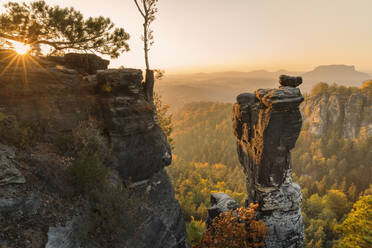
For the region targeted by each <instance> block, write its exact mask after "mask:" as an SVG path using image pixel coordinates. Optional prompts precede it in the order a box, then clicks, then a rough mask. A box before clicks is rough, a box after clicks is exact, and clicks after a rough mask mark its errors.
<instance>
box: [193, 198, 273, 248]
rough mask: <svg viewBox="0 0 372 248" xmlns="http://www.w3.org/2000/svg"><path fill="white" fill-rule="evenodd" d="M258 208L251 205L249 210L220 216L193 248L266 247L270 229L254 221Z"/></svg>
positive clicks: (237, 210) (230, 212)
mask: <svg viewBox="0 0 372 248" xmlns="http://www.w3.org/2000/svg"><path fill="white" fill-rule="evenodd" d="M257 207H258V205H257V204H256V205H254V204H251V206H250V208H248V209H246V208H238V209H236V210H230V211H228V212H226V213H223V214H220V216H219V217H217V218H215V219H214V220H213V222H212V224H211V226H210V227H209V229H208V230H207V231H206V232H205V234H204V236H203V238H202V240H201V241H200V243H199V244H198V245H196V246H193V248H212V247H213V248H226V247H229V248H248V247H249V248H250V247H264V246H265V243H264V241H265V238H266V235H267V233H268V228H267V227H266V226H265V224H264V223H263V221H256V220H255V219H254V217H255V210H256V209H257Z"/></svg>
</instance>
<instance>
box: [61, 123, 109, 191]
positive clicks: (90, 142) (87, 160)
mask: <svg viewBox="0 0 372 248" xmlns="http://www.w3.org/2000/svg"><path fill="white" fill-rule="evenodd" d="M56 146H57V148H58V150H59V152H60V153H62V154H63V155H64V156H71V157H72V158H73V161H72V165H71V166H70V168H69V169H70V172H71V176H72V180H73V183H74V186H75V189H76V190H77V191H78V192H79V193H82V194H87V193H88V192H90V191H91V190H94V189H97V188H102V187H103V186H104V185H105V183H106V177H107V173H108V169H107V168H106V166H105V165H104V162H105V159H106V158H107V156H108V155H109V153H110V150H109V148H108V145H107V141H106V139H105V137H104V136H103V135H102V134H101V130H100V128H99V125H98V123H97V122H96V121H94V120H92V119H90V120H88V121H84V122H81V123H80V124H79V125H78V127H76V128H75V129H74V130H73V131H72V133H71V135H63V136H62V135H60V136H59V137H58V138H57V140H56Z"/></svg>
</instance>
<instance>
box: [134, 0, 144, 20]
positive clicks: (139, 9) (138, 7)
mask: <svg viewBox="0 0 372 248" xmlns="http://www.w3.org/2000/svg"><path fill="white" fill-rule="evenodd" d="M134 2H135V4H136V6H137V9H138V11H139V12H140V13H141V15H142V16H143V18H145V15H144V14H143V12H142V10H141V8H140V6H139V5H138V2H137V0H134Z"/></svg>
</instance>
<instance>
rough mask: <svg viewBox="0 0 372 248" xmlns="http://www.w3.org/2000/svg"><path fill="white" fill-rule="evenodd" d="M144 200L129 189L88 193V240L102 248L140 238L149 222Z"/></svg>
mask: <svg viewBox="0 0 372 248" xmlns="http://www.w3.org/2000/svg"><path fill="white" fill-rule="evenodd" d="M144 201H145V199H144V197H142V196H140V195H139V194H138V193H137V192H135V191H134V190H131V189H128V188H121V189H117V188H113V187H112V186H108V185H106V187H104V188H101V189H98V190H93V191H91V192H90V194H89V202H90V203H91V211H90V216H89V217H90V218H89V223H88V225H87V226H84V227H83V228H87V236H86V240H87V241H89V240H93V241H94V242H96V243H98V244H99V247H113V244H114V243H116V242H118V241H120V240H125V239H128V238H131V237H133V236H134V235H138V234H139V232H140V231H141V230H142V226H143V225H142V224H143V222H144V220H145V219H146V214H145V210H144V209H141V208H140V206H143V205H144Z"/></svg>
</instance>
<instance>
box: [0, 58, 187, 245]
mask: <svg viewBox="0 0 372 248" xmlns="http://www.w3.org/2000/svg"><path fill="white" fill-rule="evenodd" d="M7 56H9V53H7V54H6V55H4V54H1V51H0V57H1V58H6V57H7ZM33 59H34V60H30V61H29V64H28V65H27V67H26V68H23V66H22V63H13V64H10V66H9V67H7V65H8V64H9V62H10V60H9V59H2V60H1V61H0V71H2V72H3V73H2V75H1V77H0V113H1V114H3V115H6V116H12V118H14V119H15V120H16V121H17V122H18V123H31V124H32V126H33V127H36V128H37V129H38V130H39V132H40V133H42V134H43V136H44V139H45V140H46V141H48V140H52V139H53V137H57V136H61V135H62V136H63V135H64V134H66V133H69V132H70V131H71V130H72V129H73V128H75V127H76V126H77V125H78V124H79V123H80V122H81V121H85V120H88V119H89V118H94V119H96V120H97V121H98V122H99V123H101V124H102V128H103V130H104V132H105V136H106V137H107V139H108V141H109V145H110V146H111V150H112V155H111V156H110V158H109V161H108V166H109V168H110V170H112V171H115V172H116V174H117V175H118V177H119V179H115V180H116V181H118V182H119V183H122V182H123V181H124V180H129V179H130V180H131V182H132V183H133V185H134V186H133V187H140V188H141V187H144V188H145V189H146V191H147V192H148V196H149V201H150V203H151V204H150V205H151V206H152V210H151V211H150V216H149V219H148V221H147V223H146V227H145V228H144V230H143V232H144V234H143V235H141V237H133V239H132V240H125V241H122V242H121V243H120V244H118V246H117V247H120V248H125V247H128V248H129V247H131V248H133V247H138V248H142V247H143V248H145V247H158V248H162V247H170V248H183V247H187V244H186V231H185V223H184V220H183V216H182V212H181V208H180V206H179V204H178V202H177V200H176V199H175V198H174V191H173V187H172V185H171V183H170V181H169V178H168V175H167V174H166V172H165V170H164V167H165V166H168V165H170V163H171V159H172V156H171V149H170V146H169V144H168V142H167V139H166V136H165V134H164V132H163V131H162V130H161V128H160V127H159V125H158V123H157V118H155V115H156V114H155V107H154V104H153V102H152V101H148V100H147V98H146V92H145V91H144V87H143V83H142V72H141V71H140V70H136V69H117V70H113V69H111V70H105V69H106V68H107V64H108V63H107V62H105V61H104V60H102V59H100V58H97V57H95V56H90V55H89V56H85V55H84V56H80V55H71V54H70V55H67V56H66V57H65V58H61V57H54V58H46V59H43V58H33ZM32 61H37V62H38V63H36V62H32ZM84 63H85V64H84ZM81 64H84V66H83V67H81V66H80V65H81ZM71 65H73V66H71ZM85 65H87V67H85ZM76 68H77V69H76ZM82 69H83V70H84V71H86V72H87V73H88V74H92V73H96V71H97V70H98V72H97V73H96V74H92V75H89V76H86V75H87V73H84V72H82V71H81V70H82ZM102 69H104V70H102ZM2 143H3V142H2V140H0V165H1V169H0V219H2V220H3V218H5V220H6V221H5V224H6V225H5V224H3V222H2V223H0V230H1V231H0V246H1V245H2V244H5V245H8V246H6V247H31V245H32V247H48V248H57V247H58V248H60V247H65V248H77V247H80V245H79V244H80V242H79V240H76V235H72V234H73V233H74V229H73V225H72V224H73V212H76V210H77V209H81V206H75V205H76V204H75V202H74V201H72V198H69V196H62V194H63V193H66V194H67V195H68V193H67V192H68V190H67V185H64V184H62V183H60V181H61V180H62V179H63V178H65V176H66V175H65V174H63V173H64V172H63V173H62V172H61V173H62V174H56V173H57V171H59V170H54V169H53V168H54V166H56V165H55V164H54V163H50V157H52V156H54V155H53V151H51V152H50V154H51V155H50V156H49V154H48V149H46V148H44V147H41V148H40V149H39V150H37V149H36V148H33V149H32V150H31V151H29V152H28V153H26V154H24V153H21V152H17V151H16V150H14V149H13V148H10V147H9V146H5V145H6V144H2ZM41 145H42V144H40V146H41ZM36 150H37V151H36ZM22 156H23V157H22ZM25 157H26V158H25ZM53 161H59V160H57V159H55V158H54V157H53ZM56 163H57V162H56ZM63 163H65V162H64V161H63V160H62V161H61V164H62V165H63ZM5 165H6V166H5ZM62 167H63V166H62ZM58 173H59V172H58ZM113 174H115V173H113ZM56 192H58V193H56ZM139 207H140V206H139ZM61 209H63V210H61ZM79 211H80V210H79ZM62 215H63V217H61V216H62ZM20 219H21V220H22V222H21V223H22V225H20V226H18V227H17V225H13V224H12V223H13V222H14V221H18V220H20ZM23 223H25V224H23ZM7 225H9V227H7ZM10 227H11V228H10ZM3 228H8V230H10V231H8V232H3V231H2V229H3ZM9 228H10V229H9ZM11 233H15V235H16V236H14V235H13V236H12V234H11ZM17 235H18V236H17ZM32 236H33V237H34V238H32ZM34 239H35V240H38V241H37V242H36V241H35V240H34ZM61 244H63V245H61Z"/></svg>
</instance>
